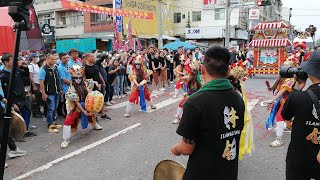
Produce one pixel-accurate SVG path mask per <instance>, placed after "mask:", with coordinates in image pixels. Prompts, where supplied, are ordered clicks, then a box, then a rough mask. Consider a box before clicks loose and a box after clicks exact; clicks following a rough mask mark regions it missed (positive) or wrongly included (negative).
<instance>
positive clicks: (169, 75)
mask: <svg viewBox="0 0 320 180" xmlns="http://www.w3.org/2000/svg"><path fill="white" fill-rule="evenodd" d="M169 77H170V81H173V79H174V73H173V63H170V66H169V71H168V79H169Z"/></svg>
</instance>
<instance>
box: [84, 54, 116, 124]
mask: <svg viewBox="0 0 320 180" xmlns="http://www.w3.org/2000/svg"><path fill="white" fill-rule="evenodd" d="M86 57H87V58H86V64H85V76H86V79H93V81H95V82H97V83H98V86H97V84H96V85H95V87H94V88H93V90H98V91H100V92H101V93H102V94H104V90H103V89H105V88H106V84H105V82H104V80H103V77H102V75H101V73H100V68H99V67H98V65H97V64H96V63H95V59H96V57H95V54H93V53H87V55H86ZM103 58H105V56H102V57H101V59H103ZM101 118H102V119H106V118H107V119H111V118H110V117H109V116H107V114H106V112H105V106H104V105H103V107H102V110H101Z"/></svg>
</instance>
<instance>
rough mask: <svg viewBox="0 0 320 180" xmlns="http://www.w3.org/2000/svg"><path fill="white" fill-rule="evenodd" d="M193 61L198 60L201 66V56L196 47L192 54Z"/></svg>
mask: <svg viewBox="0 0 320 180" xmlns="http://www.w3.org/2000/svg"><path fill="white" fill-rule="evenodd" d="M193 59H196V60H198V61H199V62H200V63H201V64H202V61H203V55H202V54H201V52H200V48H199V47H196V49H195V52H194V53H193Z"/></svg>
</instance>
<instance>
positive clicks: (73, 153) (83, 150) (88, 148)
mask: <svg viewBox="0 0 320 180" xmlns="http://www.w3.org/2000/svg"><path fill="white" fill-rule="evenodd" d="M139 126H141V124H140V123H137V124H134V125H132V126H130V127H127V128H126V129H123V130H121V131H119V132H117V133H114V134H112V135H110V136H108V137H106V138H104V139H101V140H99V141H96V142H94V143H92V144H89V145H87V146H85V147H83V148H81V149H78V150H76V151H73V152H71V153H70V154H67V155H65V156H62V157H60V158H58V159H56V160H53V161H51V162H49V163H47V164H45V165H43V166H40V167H38V168H36V169H34V170H32V171H29V172H27V173H25V174H23V175H21V176H19V177H17V178H15V179H14V180H18V179H25V178H27V177H30V176H32V175H33V174H35V173H38V172H41V171H44V170H46V169H49V168H50V167H52V166H53V165H55V164H57V163H60V162H62V161H64V160H67V159H69V158H71V157H74V156H77V155H79V154H81V153H83V152H85V151H87V150H90V149H92V148H94V147H96V146H99V145H101V144H103V143H105V142H107V141H109V140H111V139H113V138H116V137H117V136H119V135H122V134H125V133H127V132H129V131H131V130H133V129H134V128H137V127H139Z"/></svg>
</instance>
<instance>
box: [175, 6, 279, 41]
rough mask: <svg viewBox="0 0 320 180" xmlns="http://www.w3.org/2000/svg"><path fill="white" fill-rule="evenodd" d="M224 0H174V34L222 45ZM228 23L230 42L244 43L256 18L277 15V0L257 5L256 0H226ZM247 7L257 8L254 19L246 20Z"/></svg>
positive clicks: (224, 15) (269, 19)
mask: <svg viewBox="0 0 320 180" xmlns="http://www.w3.org/2000/svg"><path fill="white" fill-rule="evenodd" d="M225 2H226V1H224V0H217V1H206V0H205V1H203V0H175V10H174V11H175V14H174V35H175V36H176V37H185V38H186V39H187V40H192V41H196V42H197V43H196V44H198V45H200V46H201V45H202V46H210V45H213V44H216V45H224V39H225V33H226V32H225V30H226V24H227V22H226V15H227V12H226V4H225ZM229 2H230V8H229V12H228V13H229V15H230V20H229V22H228V23H229V27H230V41H231V45H232V46H240V47H244V46H245V44H246V43H247V42H248V40H249V39H250V36H249V34H250V29H251V28H252V27H253V26H254V25H256V24H258V23H259V22H263V21H264V22H265V21H276V20H280V19H281V7H282V3H281V0H272V1H271V2H272V5H271V6H266V7H257V5H256V0H229ZM250 9H257V11H259V12H258V17H257V20H256V21H251V20H249V11H250Z"/></svg>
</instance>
